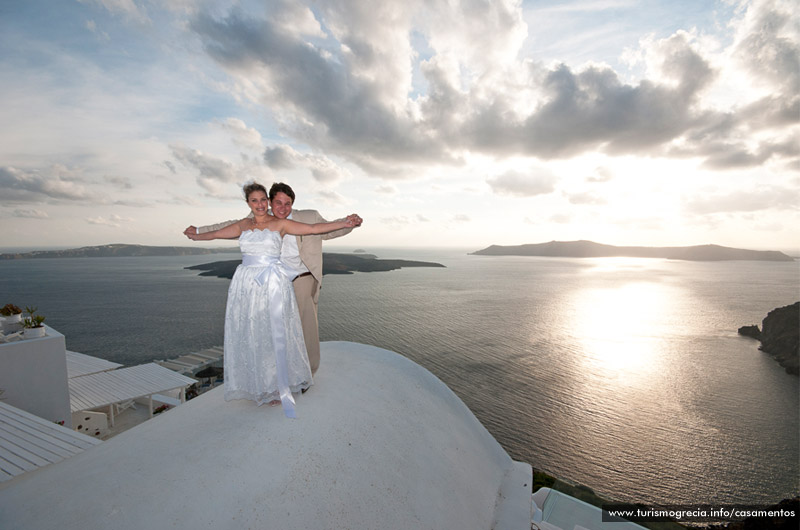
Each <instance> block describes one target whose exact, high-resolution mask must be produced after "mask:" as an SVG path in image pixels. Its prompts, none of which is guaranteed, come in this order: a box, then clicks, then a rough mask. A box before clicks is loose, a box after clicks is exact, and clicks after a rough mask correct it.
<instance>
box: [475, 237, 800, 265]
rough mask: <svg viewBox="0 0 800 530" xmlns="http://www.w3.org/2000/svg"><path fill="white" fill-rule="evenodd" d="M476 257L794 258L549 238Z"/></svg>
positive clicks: (488, 250) (770, 252)
mask: <svg viewBox="0 0 800 530" xmlns="http://www.w3.org/2000/svg"><path fill="white" fill-rule="evenodd" d="M470 254H473V255H478V256H549V257H558V258H612V257H620V258H662V259H674V260H687V261H730V260H748V261H794V258H793V257H791V256H789V255H787V254H784V253H783V252H779V251H776V250H745V249H740V248H730V247H721V246H719V245H698V246H692V247H617V246H613V245H603V244H601V243H595V242H593V241H550V242H549V243H535V244H528V245H513V246H502V245H492V246H490V247H486V248H485V249H483V250H478V251H476V252H470Z"/></svg>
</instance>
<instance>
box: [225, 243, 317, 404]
mask: <svg viewBox="0 0 800 530" xmlns="http://www.w3.org/2000/svg"><path fill="white" fill-rule="evenodd" d="M239 248H240V249H241V251H242V264H241V265H239V267H238V268H237V269H236V272H235V273H234V275H233V278H232V279H231V285H230V287H229V288H228V305H227V308H226V310H225V400H226V401H230V400H233V399H249V400H252V401H255V402H256V403H258V404H259V405H261V404H263V403H268V402H270V401H274V400H280V401H281V404H282V406H283V410H284V412H285V413H286V416H288V417H290V418H294V417H295V413H294V404H295V403H294V398H293V396H292V392H300V391H301V390H303V389H305V388H308V387H309V386H310V385H311V384H312V378H311V367H310V365H309V363H308V353H307V352H306V345H305V342H304V341H303V328H302V325H301V323H300V314H299V313H298V311H297V301H296V300H295V295H294V288H293V287H292V279H293V278H294V277H295V276H296V275H297V271H295V270H292V269H290V268H289V267H287V266H286V265H285V264H284V263H282V262H281V261H280V259H279V258H280V254H281V235H280V233H279V232H272V231H270V230H247V231H244V232H242V234H241V235H240V236H239Z"/></svg>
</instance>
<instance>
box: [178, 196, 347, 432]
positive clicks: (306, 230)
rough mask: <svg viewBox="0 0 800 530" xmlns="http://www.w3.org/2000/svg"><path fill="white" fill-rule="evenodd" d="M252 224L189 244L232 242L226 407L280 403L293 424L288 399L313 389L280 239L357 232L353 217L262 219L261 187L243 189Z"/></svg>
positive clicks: (264, 214) (266, 202) (232, 227)
mask: <svg viewBox="0 0 800 530" xmlns="http://www.w3.org/2000/svg"><path fill="white" fill-rule="evenodd" d="M244 195H245V200H246V201H247V205H248V206H249V207H250V210H251V211H252V212H253V217H247V218H245V219H242V220H241V221H238V222H236V223H234V224H232V225H228V226H226V227H224V228H221V229H219V230H215V231H213V232H206V233H203V234H187V235H188V237H189V238H190V239H192V240H195V241H207V240H211V239H233V238H236V237H238V238H239V248H240V249H241V251H242V264H241V265H239V267H237V269H236V272H235V273H234V275H233V279H232V280H231V284H230V287H229V288H228V303H227V307H226V309H225V400H226V401H230V400H233V399H250V400H252V401H255V402H256V403H257V404H259V405H261V404H263V403H270V404H278V403H281V405H282V406H283V411H284V413H285V414H286V416H287V417H289V418H296V415H295V411H294V405H295V401H294V397H293V396H292V393H293V392H300V391H301V390H305V389H306V388H308V387H309V386H311V384H313V381H312V378H311V367H310V366H309V363H308V354H307V353H306V346H305V342H304V340H303V331H302V327H301V324H300V315H299V313H298V311H297V302H296V301H295V295H294V289H293V288H292V280H293V279H294V277H295V276H297V274H298V271H295V270H293V269H291V268H290V267H288V266H287V265H285V264H284V263H283V262H281V261H280V259H279V258H280V254H281V242H282V241H283V236H285V235H286V234H290V235H299V236H303V235H310V234H324V233H326V232H331V231H333V230H339V229H341V228H353V227H355V226H357V225H356V222H355V219H353V216H350V217H348V218H347V219H345V220H342V221H334V222H330V223H317V224H305V223H299V222H297V221H292V220H290V219H278V218H277V217H274V216H272V215H271V214H270V213H269V211H268V208H269V200H268V198H267V190H266V189H265V188H264V186H262V185H261V184H257V183H252V184H247V185H245V186H244Z"/></svg>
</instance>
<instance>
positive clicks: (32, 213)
mask: <svg viewBox="0 0 800 530" xmlns="http://www.w3.org/2000/svg"><path fill="white" fill-rule="evenodd" d="M12 215H13V216H14V217H23V218H28V219H49V218H50V216H49V215H47V212H43V211H41V210H36V209H24V210H23V209H17V210H14V211H13V212H12Z"/></svg>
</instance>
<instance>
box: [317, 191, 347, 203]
mask: <svg viewBox="0 0 800 530" xmlns="http://www.w3.org/2000/svg"><path fill="white" fill-rule="evenodd" d="M317 195H318V196H319V197H321V198H322V200H323V201H324V202H325V203H327V204H346V203H347V198H346V197H345V196H344V195H342V194H341V193H338V192H336V191H332V190H320V191H317Z"/></svg>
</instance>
